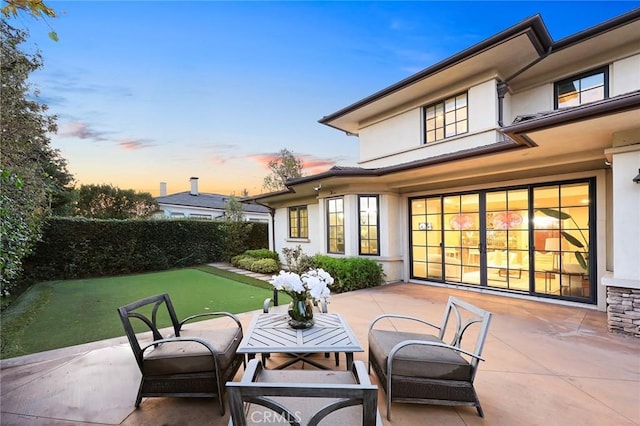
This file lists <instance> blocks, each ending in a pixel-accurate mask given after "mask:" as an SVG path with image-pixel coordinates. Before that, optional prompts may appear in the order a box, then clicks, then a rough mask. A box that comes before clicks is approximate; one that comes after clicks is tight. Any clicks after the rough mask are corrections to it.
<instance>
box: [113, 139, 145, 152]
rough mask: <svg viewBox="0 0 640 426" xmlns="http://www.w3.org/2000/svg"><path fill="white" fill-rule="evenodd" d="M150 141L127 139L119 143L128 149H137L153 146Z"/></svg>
mask: <svg viewBox="0 0 640 426" xmlns="http://www.w3.org/2000/svg"><path fill="white" fill-rule="evenodd" d="M150 142H151V141H149V140H147V139H125V140H121V141H120V142H118V145H120V147H121V148H124V149H125V150H126V151H135V150H138V149H144V148H148V147H150V146H153V143H150Z"/></svg>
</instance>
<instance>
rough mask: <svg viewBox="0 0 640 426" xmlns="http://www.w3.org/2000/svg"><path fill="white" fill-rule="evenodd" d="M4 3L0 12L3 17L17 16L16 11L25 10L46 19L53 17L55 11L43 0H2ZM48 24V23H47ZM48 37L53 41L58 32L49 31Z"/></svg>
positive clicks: (56, 39)
mask: <svg viewBox="0 0 640 426" xmlns="http://www.w3.org/2000/svg"><path fill="white" fill-rule="evenodd" d="M4 1H5V3H6V5H4V6H3V7H2V8H1V9H0V12H2V15H3V16H4V17H5V18H9V17H14V18H15V17H17V16H18V12H26V13H28V14H30V15H31V16H33V17H34V18H41V19H43V20H45V21H46V18H47V17H49V18H55V17H56V11H55V10H53V9H51V8H50V7H49V6H47V5H46V4H44V1H43V0H4ZM47 25H48V24H47ZM49 38H50V39H51V40H53V41H58V34H57V33H56V32H55V31H53V30H52V31H49Z"/></svg>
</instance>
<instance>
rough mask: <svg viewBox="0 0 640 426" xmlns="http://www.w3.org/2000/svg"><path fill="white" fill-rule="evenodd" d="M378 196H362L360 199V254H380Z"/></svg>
mask: <svg viewBox="0 0 640 426" xmlns="http://www.w3.org/2000/svg"><path fill="white" fill-rule="evenodd" d="M378 204H379V203H378V196H377V195H360V196H359V197H358V210H359V213H360V221H359V224H358V226H359V229H360V254H361V255H379V254H380V248H379V247H380V237H379V234H380V233H379V232H378V231H379V228H380V216H379V215H378Z"/></svg>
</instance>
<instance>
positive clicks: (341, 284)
mask: <svg viewBox="0 0 640 426" xmlns="http://www.w3.org/2000/svg"><path fill="white" fill-rule="evenodd" d="M311 264H312V265H313V267H314V268H322V269H324V270H325V271H327V272H328V273H329V274H330V275H331V276H332V277H333V279H334V283H333V285H332V286H331V292H333V293H344V292H347V291H353V290H358V289H361V288H367V287H375V286H378V285H381V284H384V282H385V275H384V272H383V270H382V266H381V265H379V264H378V263H377V262H376V261H375V260H373V259H366V258H362V257H346V258H344V257H342V258H336V257H330V256H325V255H319V254H316V255H314V256H312V257H311Z"/></svg>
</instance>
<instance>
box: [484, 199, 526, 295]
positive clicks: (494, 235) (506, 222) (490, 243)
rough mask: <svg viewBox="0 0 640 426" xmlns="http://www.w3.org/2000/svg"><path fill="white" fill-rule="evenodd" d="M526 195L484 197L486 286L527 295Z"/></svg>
mask: <svg viewBox="0 0 640 426" xmlns="http://www.w3.org/2000/svg"><path fill="white" fill-rule="evenodd" d="M528 205H529V193H528V190H527V189H526V188H521V189H510V190H503V191H492V192H487V193H486V210H485V211H486V213H485V215H486V217H485V220H486V233H485V241H486V252H485V255H486V262H487V263H486V264H487V285H488V286H489V287H498V288H508V289H510V290H519V291H526V292H528V291H529V273H528V271H529V262H528V260H529V256H528V250H529V220H528V217H529V214H528Z"/></svg>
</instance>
